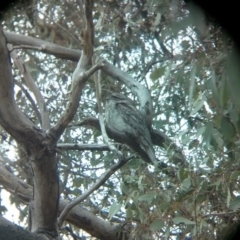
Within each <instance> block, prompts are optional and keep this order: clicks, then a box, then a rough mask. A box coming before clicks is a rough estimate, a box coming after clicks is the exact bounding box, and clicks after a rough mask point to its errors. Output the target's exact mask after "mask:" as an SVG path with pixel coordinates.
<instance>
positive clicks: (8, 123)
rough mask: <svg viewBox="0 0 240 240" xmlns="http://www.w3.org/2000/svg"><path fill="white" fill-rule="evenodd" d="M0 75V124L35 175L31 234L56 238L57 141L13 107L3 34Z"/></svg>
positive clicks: (9, 72) (9, 65) (16, 107)
mask: <svg viewBox="0 0 240 240" xmlns="http://www.w3.org/2000/svg"><path fill="white" fill-rule="evenodd" d="M0 73H1V75H0V99H1V101H0V124H1V126H2V127H3V128H4V129H5V130H6V131H7V132H8V133H9V134H10V135H11V136H12V137H13V138H15V140H16V141H17V142H18V143H19V144H20V145H21V147H22V148H23V150H24V151H25V152H26V154H27V156H28V158H29V159H30V163H31V165H32V169H33V172H34V179H33V181H34V194H33V201H32V212H31V230H32V231H37V232H46V233H49V234H50V235H51V236H54V237H57V235H58V230H57V224H56V223H57V209H58V199H59V192H58V188H59V186H58V185H59V183H58V173H57V159H56V152H55V144H56V140H54V139H52V138H51V137H50V135H48V134H46V133H45V132H43V131H42V130H41V129H39V128H37V127H35V126H34V124H33V123H32V122H31V121H30V120H29V119H28V118H27V117H26V116H25V115H24V114H23V113H22V112H21V111H20V110H19V108H18V106H17V105H16V103H15V100H14V91H13V87H14V85H13V78H12V72H11V63H10V57H9V53H8V50H7V45H6V39H5V37H4V34H3V32H2V30H0Z"/></svg>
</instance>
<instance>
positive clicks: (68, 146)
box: [57, 143, 110, 151]
mask: <svg viewBox="0 0 240 240" xmlns="http://www.w3.org/2000/svg"><path fill="white" fill-rule="evenodd" d="M57 148H58V149H60V150H79V151H86V150H87V151H110V149H109V147H108V146H107V145H106V144H74V143H58V144H57Z"/></svg>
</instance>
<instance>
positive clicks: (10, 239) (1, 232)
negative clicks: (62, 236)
mask: <svg viewBox="0 0 240 240" xmlns="http://www.w3.org/2000/svg"><path fill="white" fill-rule="evenodd" d="M0 239H4V240H14V239H21V240H46V238H45V237H44V236H43V235H39V234H35V233H31V232H28V231H26V230H24V229H23V228H21V227H19V226H17V225H16V224H13V223H11V222H9V221H8V220H7V219H5V218H3V217H2V216H0Z"/></svg>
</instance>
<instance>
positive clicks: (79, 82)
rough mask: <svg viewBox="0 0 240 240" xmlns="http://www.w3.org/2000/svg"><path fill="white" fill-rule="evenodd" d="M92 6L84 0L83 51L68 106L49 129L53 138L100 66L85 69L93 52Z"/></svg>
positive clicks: (60, 129) (69, 117)
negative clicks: (89, 79)
mask: <svg viewBox="0 0 240 240" xmlns="http://www.w3.org/2000/svg"><path fill="white" fill-rule="evenodd" d="M92 8H93V1H92V0H86V2H85V18H86V27H85V29H84V33H83V41H84V42H83V45H84V46H83V51H82V55H81V58H80V60H79V62H78V64H77V67H76V69H75V70H74V72H73V75H72V87H71V92H70V96H69V102H68V106H67V108H66V110H65V113H64V114H63V115H62V117H61V118H60V119H59V121H58V122H57V123H56V124H55V126H54V127H53V128H52V129H51V131H50V132H51V134H52V135H53V136H54V138H55V139H58V138H59V137H60V136H61V134H62V133H63V131H64V130H65V128H66V127H67V125H68V124H69V123H70V122H71V121H72V119H73V117H74V115H75V113H76V112H77V109H78V106H79V102H80V99H81V95H82V89H83V87H84V86H85V84H86V82H87V80H88V78H89V77H90V76H91V75H92V74H93V73H94V72H95V71H97V70H98V69H99V68H100V67H101V62H99V63H98V64H96V65H95V66H93V67H92V68H91V69H90V70H88V71H87V68H88V66H89V63H90V60H91V58H92V54H93V36H94V29H93V22H92Z"/></svg>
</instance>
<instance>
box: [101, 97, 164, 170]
mask: <svg viewBox="0 0 240 240" xmlns="http://www.w3.org/2000/svg"><path fill="white" fill-rule="evenodd" d="M145 119H146V118H145V116H143V114H142V113H141V112H140V111H139V110H138V109H137V108H136V106H135V103H134V101H132V100H131V99H130V98H128V97H126V96H125V95H123V94H120V93H111V94H110V95H109V96H107V98H106V104H105V121H106V124H107V126H108V128H109V129H110V130H112V131H114V132H117V133H120V134H122V135H124V136H125V137H126V139H128V141H127V142H128V143H130V144H127V145H129V147H130V148H132V149H133V150H134V151H136V152H137V153H138V154H139V155H140V157H141V158H142V159H143V160H144V161H145V162H147V163H152V164H153V165H155V166H156V165H157V166H158V167H160V168H166V167H167V165H166V164H165V163H163V162H160V161H158V160H157V158H156V156H155V152H154V149H153V144H152V140H151V135H150V131H149V129H148V127H147V124H146V121H145Z"/></svg>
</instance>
